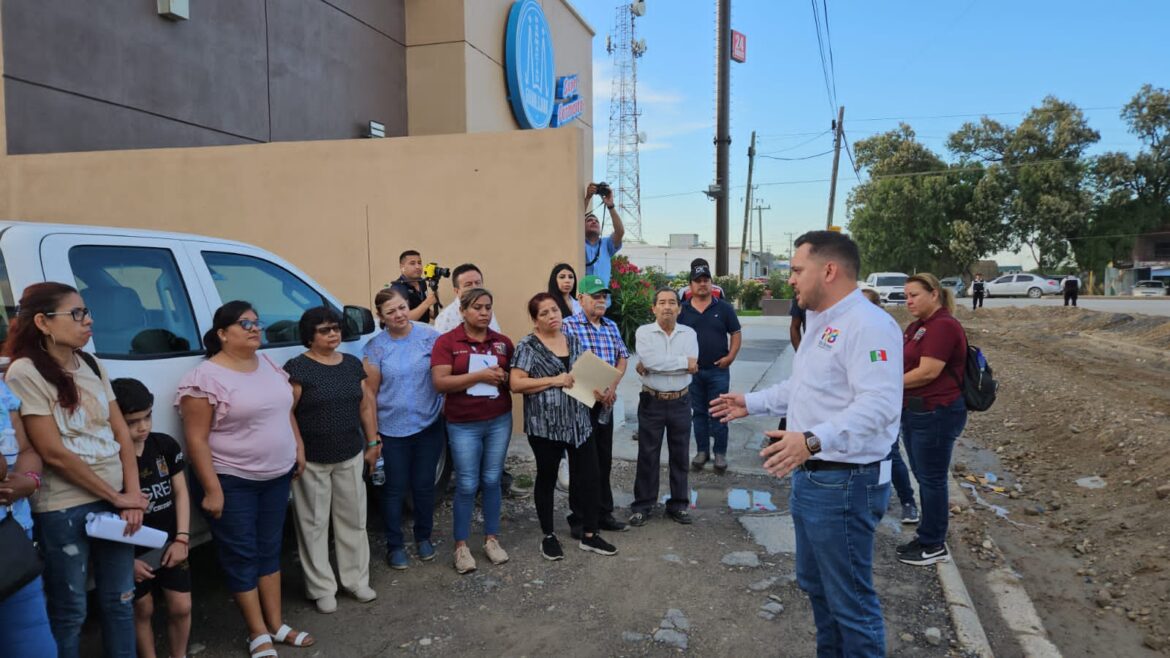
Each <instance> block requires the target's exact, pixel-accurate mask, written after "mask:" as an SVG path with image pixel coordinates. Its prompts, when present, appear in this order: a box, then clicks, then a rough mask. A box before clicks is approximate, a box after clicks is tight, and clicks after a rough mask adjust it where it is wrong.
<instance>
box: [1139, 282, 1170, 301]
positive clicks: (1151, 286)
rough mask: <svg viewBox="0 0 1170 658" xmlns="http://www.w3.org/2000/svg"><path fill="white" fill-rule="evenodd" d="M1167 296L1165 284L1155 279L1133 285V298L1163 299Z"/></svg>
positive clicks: (1169, 292) (1169, 291) (1168, 292)
mask: <svg viewBox="0 0 1170 658" xmlns="http://www.w3.org/2000/svg"><path fill="white" fill-rule="evenodd" d="M1167 294H1170V289H1167V287H1166V284H1165V282H1162V281H1159V280H1157V279H1148V280H1146V281H1138V282H1137V283H1135V284H1134V285H1133V296H1134V297H1165V296H1166V295H1167Z"/></svg>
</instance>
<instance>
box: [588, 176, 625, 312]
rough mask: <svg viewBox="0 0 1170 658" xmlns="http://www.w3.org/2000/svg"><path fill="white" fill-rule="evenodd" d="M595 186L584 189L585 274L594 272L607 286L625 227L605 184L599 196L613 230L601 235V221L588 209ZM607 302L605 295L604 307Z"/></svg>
mask: <svg viewBox="0 0 1170 658" xmlns="http://www.w3.org/2000/svg"><path fill="white" fill-rule="evenodd" d="M603 185H604V183H603ZM597 188H598V185H597V183H590V184H589V187H588V188H587V189H586V190H585V209H586V214H585V274H586V275H589V274H596V275H597V276H599V277H601V280H602V281H603V282H605V287H606V288H608V287H609V284H610V282H611V279H610V275H611V273H612V272H611V270H612V268H613V255H614V254H616V253H617V252H619V251H621V248H622V238H623V237H625V235H626V229H625V227H624V226H623V225H622V218H621V216H620V215H618V211H617V209H616V207H615V206H614V202H613V189H612V188H610V187H609V186H608V185H606V186H605V188H604V189H603V190H602V192H604V193H605V195H604V196H602V197H601V201H602V203H603V204H604V205H605V209H606V212H608V213H609V219H610V221H612V222H613V232H612V233H610V234H609V236H608V237H604V238H603V237H601V221H600V220H598V219H597V215H595V214H593V213H592V212H590V211H589V202H590V201H592V200H593V197H594V195H596V194H597ZM609 303H610V300H609V298H608V297H606V302H605V306H606V308H608V307H609Z"/></svg>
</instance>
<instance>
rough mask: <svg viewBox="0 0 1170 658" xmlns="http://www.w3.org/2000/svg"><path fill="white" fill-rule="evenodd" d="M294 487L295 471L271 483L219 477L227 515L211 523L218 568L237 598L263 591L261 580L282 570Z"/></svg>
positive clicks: (224, 476) (228, 476)
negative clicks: (289, 509)
mask: <svg viewBox="0 0 1170 658" xmlns="http://www.w3.org/2000/svg"><path fill="white" fill-rule="evenodd" d="M192 479H194V478H192ZM291 483H292V473H291V472H290V473H289V474H288V475H282V476H280V477H278V478H274V479H272V480H247V479H244V478H241V477H236V476H234V475H220V476H219V486H220V488H221V489H223V513H222V514H220V516H219V518H218V519H212V518H211V517H207V521H208V524H209V525H210V526H211V536H212V537H213V538H214V539H215V551H216V555H217V556H218V557H219V566H220V568H221V569H223V572H224V575H225V576H226V578H227V585H228V590H230V591H231V592H232V593H233V594H239V593H241V592H250V591H252V590H254V589H256V587H257V586H259V584H260V577H261V576H267V575H269V574H274V573H278V572H279V571H280V549H281V545H282V543H283V540H284V517H285V515H286V514H287V513H288V494H289V489H290V485H291Z"/></svg>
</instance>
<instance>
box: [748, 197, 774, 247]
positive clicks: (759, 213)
mask: <svg viewBox="0 0 1170 658" xmlns="http://www.w3.org/2000/svg"><path fill="white" fill-rule="evenodd" d="M771 209H772V206H771V204H769V205H766V206H756V207H755V208H752V210H755V211H756V223H758V224H759V225H760V250H759V253H761V254H762V253H764V211H765V210H771Z"/></svg>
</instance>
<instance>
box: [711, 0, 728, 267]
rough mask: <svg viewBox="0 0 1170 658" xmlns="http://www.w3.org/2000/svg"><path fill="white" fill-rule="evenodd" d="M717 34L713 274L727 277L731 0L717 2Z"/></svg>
mask: <svg viewBox="0 0 1170 658" xmlns="http://www.w3.org/2000/svg"><path fill="white" fill-rule="evenodd" d="M718 30H719V35H718V37H717V39H716V44H717V46H716V47H717V48H718V50H719V52H718V53H717V56H716V57H717V59H716V61H717V63H718V72H719V75H718V79H719V88H718V92H717V100H716V110H715V113H716V117H715V123H716V130H715V185H716V187H718V188H719V192H718V194H719V196H717V197H716V198H715V274H716V275H724V274H727V249H728V247H729V240H728V234H727V232H728V219H729V213H730V208H729V205H728V202H729V201H730V197H731V195H730V194H729V192H730V190H729V189H728V188H729V187H730V185H729V183H730V180H729V178H730V176H729V162H728V149H729V147H730V146H731V120H730V117H729V115H730V113H731V107H730V106H731V0H719V26H718Z"/></svg>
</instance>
